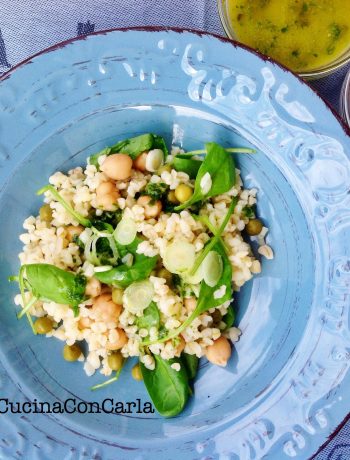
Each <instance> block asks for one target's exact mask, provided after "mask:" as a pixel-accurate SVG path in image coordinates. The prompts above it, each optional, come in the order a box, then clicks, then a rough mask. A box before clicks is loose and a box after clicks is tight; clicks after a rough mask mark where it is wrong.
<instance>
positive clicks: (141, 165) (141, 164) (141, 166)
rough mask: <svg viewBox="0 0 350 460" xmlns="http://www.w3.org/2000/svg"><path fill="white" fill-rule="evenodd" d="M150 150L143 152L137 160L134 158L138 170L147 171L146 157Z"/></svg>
mask: <svg viewBox="0 0 350 460" xmlns="http://www.w3.org/2000/svg"><path fill="white" fill-rule="evenodd" d="M147 153H148V152H142V153H141V154H140V155H139V156H138V157H137V158H136V159H135V160H134V168H135V169H137V170H138V171H142V172H145V171H146V158H147Z"/></svg>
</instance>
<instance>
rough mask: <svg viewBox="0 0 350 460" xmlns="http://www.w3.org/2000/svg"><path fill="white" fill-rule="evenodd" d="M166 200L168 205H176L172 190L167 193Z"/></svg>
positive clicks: (176, 200)
mask: <svg viewBox="0 0 350 460" xmlns="http://www.w3.org/2000/svg"><path fill="white" fill-rule="evenodd" d="M167 199H168V201H169V203H172V204H177V203H178V199H177V198H176V195H175V191H174V190H170V192H169V193H168V196H167Z"/></svg>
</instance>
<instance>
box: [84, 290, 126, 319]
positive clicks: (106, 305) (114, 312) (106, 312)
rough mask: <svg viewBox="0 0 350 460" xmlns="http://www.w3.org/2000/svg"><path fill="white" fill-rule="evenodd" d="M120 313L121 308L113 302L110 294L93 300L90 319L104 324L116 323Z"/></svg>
mask: <svg viewBox="0 0 350 460" xmlns="http://www.w3.org/2000/svg"><path fill="white" fill-rule="evenodd" d="M121 312H122V306H121V305H117V304H116V303H114V302H113V300H112V295H111V294H108V293H106V294H101V295H99V296H98V297H95V298H94V303H93V306H92V308H91V317H92V318H93V319H95V320H96V321H105V322H106V323H108V322H111V321H117V320H118V318H119V316H120V313H121Z"/></svg>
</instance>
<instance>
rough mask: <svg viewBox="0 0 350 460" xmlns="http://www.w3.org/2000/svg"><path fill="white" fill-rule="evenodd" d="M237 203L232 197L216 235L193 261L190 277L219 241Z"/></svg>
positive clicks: (235, 198)
mask: <svg viewBox="0 0 350 460" xmlns="http://www.w3.org/2000/svg"><path fill="white" fill-rule="evenodd" d="M237 201H238V198H237V197H234V198H233V200H232V201H231V204H230V207H229V208H228V211H227V214H226V216H225V218H224V220H223V222H222V224H221V225H220V227H219V228H218V230H217V231H216V234H215V235H214V236H213V238H212V239H211V240H210V242H209V243H208V244H207V245H206V246H205V248H204V250H203V252H202V253H201V254H200V255H199V256H198V257H197V259H196V261H195V263H194V265H193V267H192V270H191V272H190V274H191V275H194V274H195V273H196V271H197V270H198V268H199V266H200V265H201V263H202V262H203V260H204V259H205V258H206V257H207V255H208V254H209V252H210V251H211V249H212V248H213V247H214V246H215V245H216V243H217V242H218V241H219V239H220V237H221V235H222V234H223V232H224V230H225V228H226V225H227V224H228V221H229V220H230V217H231V216H232V214H233V212H234V210H235V207H236V204H237Z"/></svg>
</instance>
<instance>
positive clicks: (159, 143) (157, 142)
mask: <svg viewBox="0 0 350 460" xmlns="http://www.w3.org/2000/svg"><path fill="white" fill-rule="evenodd" d="M152 136H153V145H152V149H160V150H163V153H164V160H165V159H166V157H167V156H168V153H169V152H168V148H167V146H166V144H165V140H164V138H163V137H161V136H157V134H152Z"/></svg>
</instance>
